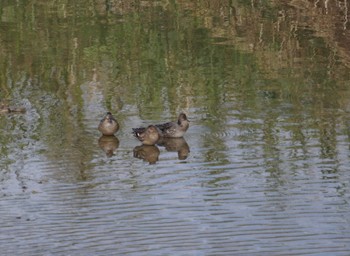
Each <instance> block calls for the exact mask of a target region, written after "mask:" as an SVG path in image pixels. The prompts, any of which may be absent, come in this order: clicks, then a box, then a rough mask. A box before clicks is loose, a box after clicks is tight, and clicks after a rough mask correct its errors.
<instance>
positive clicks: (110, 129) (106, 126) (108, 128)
mask: <svg viewBox="0 0 350 256" xmlns="http://www.w3.org/2000/svg"><path fill="white" fill-rule="evenodd" d="M98 130H99V131H100V132H101V133H102V134H103V135H108V136H110V135H113V134H114V133H116V132H117V131H118V130H119V124H118V122H117V120H115V118H114V117H113V115H112V113H111V112H107V114H106V116H105V117H104V118H103V119H102V120H101V122H100V124H99V126H98Z"/></svg>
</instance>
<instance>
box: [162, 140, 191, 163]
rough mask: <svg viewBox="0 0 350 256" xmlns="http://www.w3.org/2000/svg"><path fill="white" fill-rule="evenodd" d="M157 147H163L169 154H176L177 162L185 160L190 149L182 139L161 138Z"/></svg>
mask: <svg viewBox="0 0 350 256" xmlns="http://www.w3.org/2000/svg"><path fill="white" fill-rule="evenodd" d="M157 145H159V146H163V147H165V149H166V150H167V151H169V152H177V155H178V158H179V160H185V159H186V158H187V157H188V154H189V153H190V147H189V146H188V144H187V142H186V140H185V139H184V138H165V137H162V138H161V139H160V140H159V141H158V142H157Z"/></svg>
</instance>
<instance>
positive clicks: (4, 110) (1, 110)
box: [0, 103, 26, 114]
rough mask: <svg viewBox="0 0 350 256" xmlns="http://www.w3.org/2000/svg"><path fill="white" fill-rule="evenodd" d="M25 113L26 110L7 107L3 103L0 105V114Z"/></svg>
mask: <svg viewBox="0 0 350 256" xmlns="http://www.w3.org/2000/svg"><path fill="white" fill-rule="evenodd" d="M24 112H26V109H25V108H24V107H9V106H8V105H7V104H5V103H0V114H1V113H3V114H7V113H24Z"/></svg>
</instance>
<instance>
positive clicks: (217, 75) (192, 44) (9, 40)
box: [0, 0, 349, 157]
mask: <svg viewBox="0 0 350 256" xmlns="http://www.w3.org/2000/svg"><path fill="white" fill-rule="evenodd" d="M40 2H41V1H39V3H38V2H37V1H26V3H12V2H10V1H7V2H6V1H5V2H1V3H0V14H1V23H2V26H0V46H1V47H0V48H1V50H0V57H1V58H0V59H1V60H0V70H1V72H0V82H1V85H0V89H1V92H0V96H4V95H7V94H11V93H12V94H15V93H14V92H16V93H17V95H29V96H28V97H33V98H34V99H35V100H38V101H39V99H40V95H38V94H39V93H37V92H35V90H39V91H41V92H42V94H47V95H53V96H52V97H53V98H55V99H56V97H57V99H58V100H59V101H60V104H62V106H63V107H62V108H61V109H60V111H61V112H62V114H61V115H60V117H61V118H62V119H64V120H65V121H64V122H63V123H70V122H71V121H72V120H71V115H72V113H73V112H74V111H72V109H75V108H78V109H81V108H82V105H83V100H82V95H81V94H82V91H81V90H80V85H81V84H83V83H85V82H88V81H90V80H91V76H92V71H91V70H92V69H93V68H96V69H97V70H98V72H99V74H100V77H102V78H100V79H101V80H103V81H102V82H101V90H103V92H104V96H105V101H106V103H105V105H107V106H112V102H115V101H117V99H116V97H117V96H118V97H121V98H122V101H123V102H125V103H126V104H130V105H134V106H137V107H138V109H139V112H140V115H141V116H143V115H159V113H161V112H162V111H163V110H164V109H165V108H166V109H169V110H170V112H171V113H172V114H173V115H174V116H175V115H176V113H177V112H178V110H179V109H188V108H192V107H193V108H194V107H196V108H205V111H206V112H207V114H208V115H210V116H211V117H212V118H211V119H209V120H208V121H207V122H208V127H210V128H211V129H212V130H213V131H217V132H220V131H221V130H224V129H225V122H226V121H227V120H226V116H227V113H228V112H229V111H230V107H227V106H224V104H225V102H226V99H228V98H229V99H230V101H231V102H232V101H237V102H236V103H235V104H237V106H239V108H241V109H242V110H251V111H252V112H254V113H255V114H256V115H257V116H266V117H267V116H268V117H269V120H265V121H266V122H267V121H268V124H269V125H267V126H265V128H264V135H265V137H264V138H265V139H266V144H269V143H270V144H271V143H272V144H274V136H273V134H274V133H275V127H276V126H277V125H278V122H277V119H278V117H279V115H280V114H282V111H281V112H279V113H278V114H277V115H271V113H270V111H273V110H276V109H279V108H281V106H282V105H284V104H285V103H286V102H289V103H290V104H291V105H292V106H293V107H291V109H290V110H289V111H291V113H293V115H295V116H297V118H299V119H300V120H303V118H302V117H301V116H302V115H305V111H306V110H305V109H307V111H309V112H308V115H311V116H314V117H315V119H323V118H324V116H323V115H325V113H324V111H323V110H324V109H326V108H327V107H329V106H330V105H331V107H333V108H341V107H342V106H341V105H340V104H345V103H346V99H345V98H346V97H345V96H343V95H344V93H343V92H342V91H341V90H338V89H339V88H341V89H342V90H346V92H347V91H348V90H347V89H345V88H344V83H345V82H344V81H346V80H348V78H349V75H348V74H349V72H348V69H347V68H345V67H344V65H342V63H341V60H343V59H346V57H344V55H337V54H336V53H335V52H334V50H333V49H332V48H330V47H328V45H329V39H327V40H325V39H324V38H321V37H316V36H315V32H314V31H313V30H312V24H306V25H305V27H304V28H303V27H298V20H297V19H298V17H297V13H295V10H294V9H292V8H289V7H288V6H286V5H284V4H281V5H278V4H271V2H270V1H259V3H255V2H254V1H253V2H254V5H253V6H252V4H251V2H249V1H204V0H203V1H194V2H193V1H188V2H187V1H181V3H174V2H172V1H170V2H169V3H167V5H157V6H153V7H152V6H150V7H146V6H142V5H141V4H140V3H138V2H137V1H135V2H134V1H130V2H133V4H129V3H124V5H122V6H119V5H118V3H119V1H113V0H110V1H92V2H89V3H86V2H85V1H63V0H62V1H45V4H43V3H41V4H40ZM106 2H108V4H109V5H108V8H107V6H106ZM227 3H229V4H227ZM9 80H10V81H12V85H10V84H9V83H8V82H7V81H9ZM29 80H35V81H36V82H35V83H32V84H31V85H35V86H36V88H27V86H26V84H27V82H28V81H29ZM13 84H21V86H20V88H14V86H13ZM34 89H35V90H34ZM28 91H29V92H28ZM271 95H272V96H271ZM11 96H12V95H11ZM311 103H312V105H313V107H310V105H311ZM55 108H56V106H55V105H50V106H49V108H48V109H45V110H47V111H49V112H52V115H55V114H56V113H55ZM150 110H151V111H150ZM155 112H156V113H155ZM248 112H249V111H247V113H248ZM332 114H334V113H329V115H332ZM81 115H82V114H81V113H78V114H77V116H78V117H79V118H77V120H78V121H79V120H80V121H81V119H82V117H81ZM49 116H50V115H49ZM74 120H75V119H74ZM49 121H52V120H48V122H49ZM56 121H57V120H56ZM331 122H334V123H332V124H331V125H329V124H327V125H324V124H323V123H321V124H320V125H321V126H322V127H321V128H320V134H321V133H324V132H323V130H324V129H326V130H327V131H330V132H331V133H333V134H332V135H331V136H330V137H332V136H333V137H334V136H335V134H334V130H333V129H332V128H331V126H332V125H333V126H335V122H336V120H334V119H331ZM76 126H77V124H76ZM315 127H316V125H315ZM63 129H66V130H67V133H69V132H71V130H74V129H72V127H70V126H69V125H68V126H67V127H64V128H63ZM289 129H291V132H292V133H294V134H295V135H294V136H299V135H300V134H303V133H302V131H301V128H300V127H293V128H288V129H286V130H287V131H290V130H289ZM72 137H74V136H72ZM299 137H300V136H299ZM321 142H322V143H325V144H327V143H330V140H322V141H321ZM218 143H221V145H220V148H222V149H224V148H225V146H223V141H221V142H218ZM332 143H333V142H332ZM332 146H334V145H332ZM266 150H270V149H269V148H266ZM267 153H269V152H267ZM274 153H275V152H274ZM211 157H213V156H211ZM220 157H222V156H221V155H220Z"/></svg>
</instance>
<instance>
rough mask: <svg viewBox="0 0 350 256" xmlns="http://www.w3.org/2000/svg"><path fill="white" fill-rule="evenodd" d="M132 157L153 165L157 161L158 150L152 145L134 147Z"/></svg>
mask: <svg viewBox="0 0 350 256" xmlns="http://www.w3.org/2000/svg"><path fill="white" fill-rule="evenodd" d="M133 153H134V157H135V158H139V159H143V160H144V161H147V162H149V164H155V163H156V162H157V161H158V160H159V154H160V151H159V148H158V147H157V146H154V145H141V146H136V147H135V148H134V150H133Z"/></svg>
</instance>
